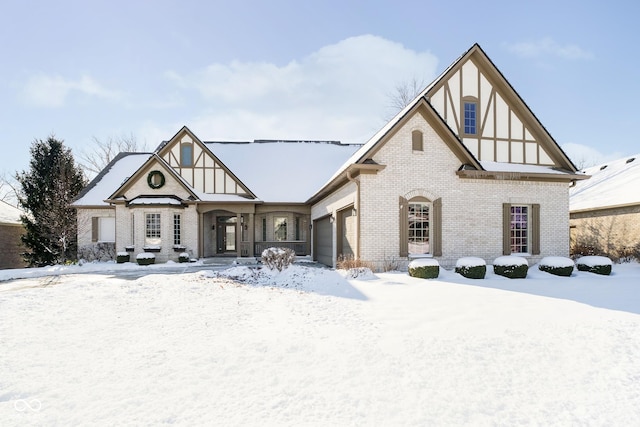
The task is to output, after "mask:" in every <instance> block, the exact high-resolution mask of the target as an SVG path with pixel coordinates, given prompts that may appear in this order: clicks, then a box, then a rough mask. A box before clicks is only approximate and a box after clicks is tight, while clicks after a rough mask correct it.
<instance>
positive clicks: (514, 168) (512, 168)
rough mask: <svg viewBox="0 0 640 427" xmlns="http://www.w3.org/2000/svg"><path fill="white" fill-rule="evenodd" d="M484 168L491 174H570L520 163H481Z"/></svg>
mask: <svg viewBox="0 0 640 427" xmlns="http://www.w3.org/2000/svg"><path fill="white" fill-rule="evenodd" d="M480 164H481V165H482V168H483V169H484V170H486V171H489V172H514V173H522V174H528V173H545V174H549V173H550V174H558V175H566V174H567V173H569V172H568V171H566V170H562V169H557V168H554V167H552V166H541V165H525V164H520V163H501V162H487V161H481V162H480Z"/></svg>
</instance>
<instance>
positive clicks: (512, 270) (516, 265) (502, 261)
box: [493, 255, 529, 279]
mask: <svg viewBox="0 0 640 427" xmlns="http://www.w3.org/2000/svg"><path fill="white" fill-rule="evenodd" d="M528 271H529V263H528V262H527V260H526V259H525V258H522V257H519V256H512V255H509V256H501V257H498V258H496V259H495V260H494V261H493V272H494V273H495V274H497V275H499V276H504V277H508V278H509V279H524V278H526V277H527V272H528Z"/></svg>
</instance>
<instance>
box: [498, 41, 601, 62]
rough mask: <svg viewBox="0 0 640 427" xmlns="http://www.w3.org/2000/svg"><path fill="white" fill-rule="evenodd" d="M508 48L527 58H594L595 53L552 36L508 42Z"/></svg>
mask: <svg viewBox="0 0 640 427" xmlns="http://www.w3.org/2000/svg"><path fill="white" fill-rule="evenodd" d="M506 46H507V49H508V50H509V51H510V52H513V53H515V54H517V55H519V56H522V57H525V58H540V57H547V56H555V57H559V58H564V59H586V60H589V59H593V58H594V55H593V53H591V52H589V51H587V50H584V49H582V48H581V47H579V46H577V45H575V44H565V45H562V44H560V43H558V42H556V41H555V40H553V39H552V38H550V37H545V38H543V39H541V40H536V41H529V42H521V43H513V44H507V45H506Z"/></svg>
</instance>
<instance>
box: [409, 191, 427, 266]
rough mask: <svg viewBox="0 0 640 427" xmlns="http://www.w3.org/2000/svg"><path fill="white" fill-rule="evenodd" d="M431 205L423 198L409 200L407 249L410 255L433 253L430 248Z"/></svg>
mask: <svg viewBox="0 0 640 427" xmlns="http://www.w3.org/2000/svg"><path fill="white" fill-rule="evenodd" d="M430 211H431V203H430V202H428V201H426V199H423V198H421V197H419V198H413V199H411V200H409V204H408V206H407V223H408V226H409V228H408V235H407V239H408V240H407V244H408V246H407V249H408V252H409V255H424V254H429V253H431V246H430V240H431V239H430V237H431V236H430V227H429V226H430Z"/></svg>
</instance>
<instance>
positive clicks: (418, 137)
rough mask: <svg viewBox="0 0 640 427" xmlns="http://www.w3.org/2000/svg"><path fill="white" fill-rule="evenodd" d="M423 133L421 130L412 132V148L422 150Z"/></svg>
mask: <svg viewBox="0 0 640 427" xmlns="http://www.w3.org/2000/svg"><path fill="white" fill-rule="evenodd" d="M423 139H424V138H423V135H422V132H420V131H419V130H414V131H413V132H411V149H412V150H413V151H422V150H423V149H424V147H423Z"/></svg>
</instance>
